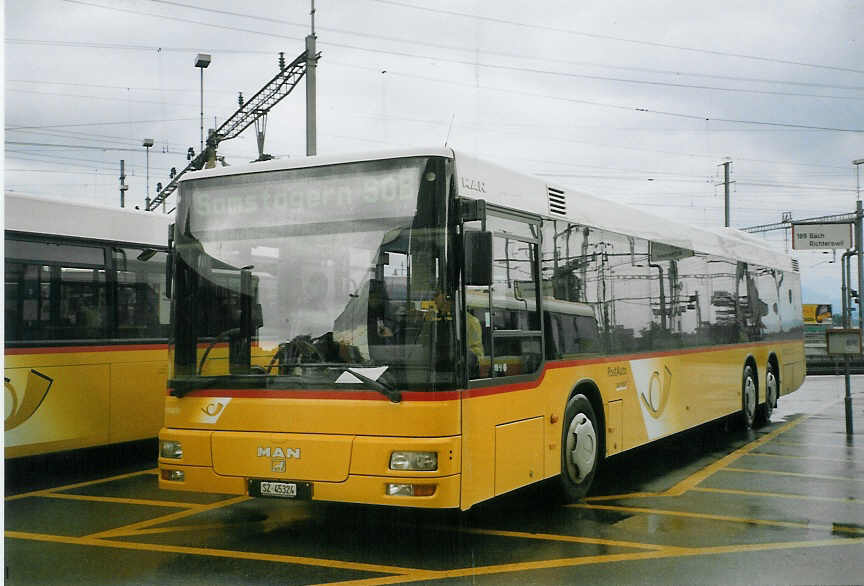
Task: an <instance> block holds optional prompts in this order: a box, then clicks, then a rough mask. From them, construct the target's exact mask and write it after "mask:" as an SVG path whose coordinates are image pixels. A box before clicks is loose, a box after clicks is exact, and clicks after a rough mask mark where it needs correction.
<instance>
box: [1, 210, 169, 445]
mask: <svg viewBox="0 0 864 586" xmlns="http://www.w3.org/2000/svg"><path fill="white" fill-rule="evenodd" d="M5 219H6V221H5V224H6V225H5V229H6V231H5V261H6V264H5V288H6V293H5V295H6V296H5V314H6V315H5V328H4V331H5V335H4V340H5V347H4V359H5V364H4V386H5V406H6V409H5V411H6V413H5V426H4V444H5V454H6V458H7V459H9V458H19V457H23V456H34V455H40V454H46V453H49V452H58V451H63V450H72V449H78V448H85V447H91V446H99V445H107V444H115V443H120V442H127V441H134V440H142V439H147V438H155V437H156V435H157V434H158V433H159V428H160V427H161V425H162V415H163V411H164V405H163V401H164V397H165V384H166V377H167V359H168V322H169V317H170V316H169V311H170V301H169V300H168V298H167V297H166V295H165V293H166V292H165V282H166V281H165V275H166V269H165V261H166V258H167V243H168V227H169V219H168V217H167V216H164V215H159V214H147V213H143V212H138V213H136V212H133V211H129V210H120V209H108V208H101V207H95V206H89V205H81V204H75V203H70V202H63V201H56V200H50V199H42V198H34V197H24V196H21V195H17V194H13V193H6V196H5Z"/></svg>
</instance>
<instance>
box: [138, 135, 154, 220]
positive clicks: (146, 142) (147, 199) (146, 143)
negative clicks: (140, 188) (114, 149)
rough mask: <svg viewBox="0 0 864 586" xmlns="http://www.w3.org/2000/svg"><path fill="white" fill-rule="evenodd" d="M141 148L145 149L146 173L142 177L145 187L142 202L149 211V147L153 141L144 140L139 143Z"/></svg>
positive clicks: (149, 139)
mask: <svg viewBox="0 0 864 586" xmlns="http://www.w3.org/2000/svg"><path fill="white" fill-rule="evenodd" d="M141 146H143V147H144V148H145V149H147V171H146V172H145V175H144V177H145V185H146V190H147V197H146V198H145V200H144V202H145V204H146V206H145V209H149V208H150V147H152V146H153V139H152V138H145V139H144V142H142V143H141Z"/></svg>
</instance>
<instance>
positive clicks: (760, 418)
mask: <svg viewBox="0 0 864 586" xmlns="http://www.w3.org/2000/svg"><path fill="white" fill-rule="evenodd" d="M779 395H780V382H779V381H778V380H777V372H776V371H775V368H774V365H773V364H771V363H770V362H769V363H768V366H767V367H766V369H765V402H764V403H762V404H761V405H759V409H758V411H757V412H756V422H757V423H758V424H759V425H764V424H766V423H768V421H769V420H770V419H771V414H772V413H773V412H774V407H776V406H777V397H778V396H779Z"/></svg>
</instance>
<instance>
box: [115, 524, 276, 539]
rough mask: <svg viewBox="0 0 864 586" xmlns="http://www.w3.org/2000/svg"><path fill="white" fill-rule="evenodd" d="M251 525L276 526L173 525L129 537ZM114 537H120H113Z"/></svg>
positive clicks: (136, 533)
mask: <svg viewBox="0 0 864 586" xmlns="http://www.w3.org/2000/svg"><path fill="white" fill-rule="evenodd" d="M250 523H255V524H258V526H259V527H261V528H262V529H263V528H264V527H266V526H268V525H275V523H272V522H270V523H265V522H264V521H244V522H242V523H203V524H201V525H172V526H170V527H153V528H152V529H138V530H137V531H130V532H129V533H128V536H135V537H138V536H141V535H162V534H165V533H182V532H184V531H209V530H211V529H228V528H229V527H237V526H241V525H247V524H250ZM112 537H119V535H113V536H112Z"/></svg>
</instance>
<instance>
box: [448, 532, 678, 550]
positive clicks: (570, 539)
mask: <svg viewBox="0 0 864 586" xmlns="http://www.w3.org/2000/svg"><path fill="white" fill-rule="evenodd" d="M461 531H462V532H463V533H472V534H476V535H495V536H498V537H517V538H520V539H538V540H542V541H563V542H567V543H585V544H589V545H606V546H609V547H629V548H632V549H650V550H661V549H663V550H665V549H679V548H677V547H675V546H665V545H656V544H653V543H637V542H634V541H615V540H612V539H600V538H597V537H580V536H577V535H556V534H552V533H528V532H525V531H501V530H497V529H462V530H461Z"/></svg>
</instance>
